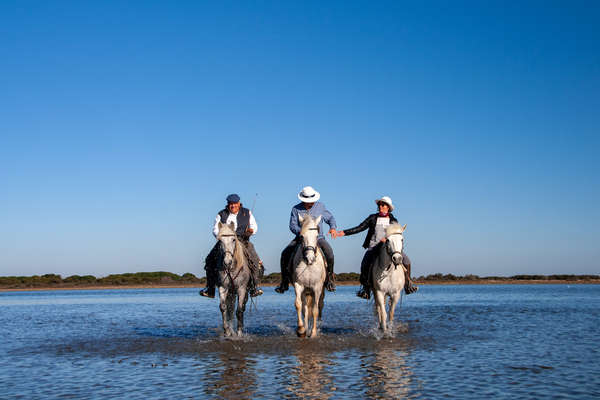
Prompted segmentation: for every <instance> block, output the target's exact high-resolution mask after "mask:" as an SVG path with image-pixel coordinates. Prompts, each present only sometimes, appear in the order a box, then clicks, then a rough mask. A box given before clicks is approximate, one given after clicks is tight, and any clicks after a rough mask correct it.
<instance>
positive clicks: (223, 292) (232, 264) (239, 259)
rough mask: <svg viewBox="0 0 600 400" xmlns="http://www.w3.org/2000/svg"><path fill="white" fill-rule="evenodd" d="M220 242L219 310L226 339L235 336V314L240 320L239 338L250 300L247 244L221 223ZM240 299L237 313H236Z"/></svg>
mask: <svg viewBox="0 0 600 400" xmlns="http://www.w3.org/2000/svg"><path fill="white" fill-rule="evenodd" d="M217 240H218V241H219V243H220V244H221V246H220V247H221V251H220V253H219V260H218V262H217V271H218V273H219V280H218V283H217V285H218V287H219V302H220V304H219V308H220V309H221V315H222V317H223V332H224V333H225V336H231V335H232V334H233V314H234V312H235V314H236V317H237V335H238V336H241V335H242V331H243V329H244V311H245V310H246V302H247V301H248V286H249V283H250V268H249V266H248V259H247V258H246V254H245V252H244V245H243V243H242V242H240V241H239V240H238V238H237V235H236V234H235V226H234V224H233V223H230V224H229V225H226V224H222V223H221V222H219V234H218V235H217ZM236 300H237V310H236V305H235V303H236Z"/></svg>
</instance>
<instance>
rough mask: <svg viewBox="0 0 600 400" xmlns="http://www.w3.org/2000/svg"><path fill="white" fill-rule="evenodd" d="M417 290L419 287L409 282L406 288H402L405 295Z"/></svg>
mask: <svg viewBox="0 0 600 400" xmlns="http://www.w3.org/2000/svg"><path fill="white" fill-rule="evenodd" d="M417 290H419V287H418V286H415V285H413V283H412V282H410V281H408V283H407V284H406V286H404V293H406V294H413V293H415V292H416V291H417Z"/></svg>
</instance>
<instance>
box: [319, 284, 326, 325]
mask: <svg viewBox="0 0 600 400" xmlns="http://www.w3.org/2000/svg"><path fill="white" fill-rule="evenodd" d="M324 298H325V291H324V290H323V287H321V296H319V321H321V320H322V319H323V299H324Z"/></svg>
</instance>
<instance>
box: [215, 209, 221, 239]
mask: <svg viewBox="0 0 600 400" xmlns="http://www.w3.org/2000/svg"><path fill="white" fill-rule="evenodd" d="M219 222H221V217H220V216H219V214H217V217H216V218H215V225H214V226H213V235H215V237H217V235H218V234H219Z"/></svg>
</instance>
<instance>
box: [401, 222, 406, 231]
mask: <svg viewBox="0 0 600 400" xmlns="http://www.w3.org/2000/svg"><path fill="white" fill-rule="evenodd" d="M405 229H406V224H404V226H403V227H402V232H404V230H405Z"/></svg>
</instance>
